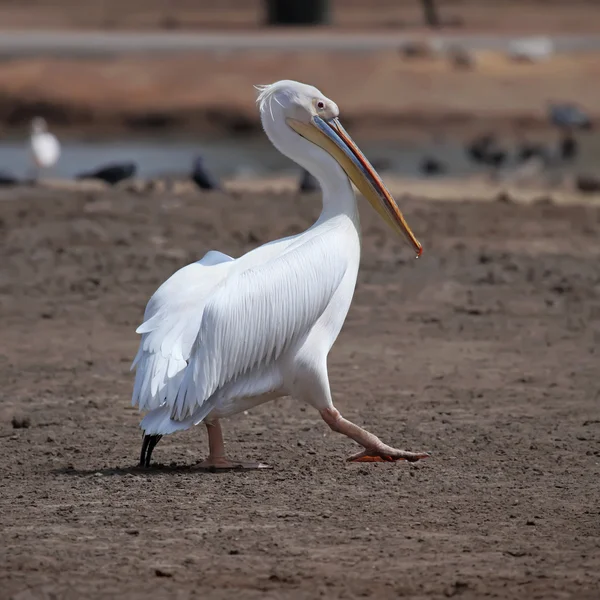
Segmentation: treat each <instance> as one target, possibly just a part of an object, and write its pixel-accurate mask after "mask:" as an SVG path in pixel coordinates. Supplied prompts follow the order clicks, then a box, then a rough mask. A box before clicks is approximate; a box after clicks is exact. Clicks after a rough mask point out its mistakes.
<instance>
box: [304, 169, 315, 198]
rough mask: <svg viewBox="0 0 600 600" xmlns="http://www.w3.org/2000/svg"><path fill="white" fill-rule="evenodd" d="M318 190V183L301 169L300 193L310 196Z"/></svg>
mask: <svg viewBox="0 0 600 600" xmlns="http://www.w3.org/2000/svg"><path fill="white" fill-rule="evenodd" d="M319 189H320V186H319V182H318V181H317V180H316V179H315V178H314V177H313V176H312V175H311V174H310V173H309V172H308V171H307V170H306V169H302V175H301V176H300V193H302V194H310V193H311V192H316V191H318V190H319Z"/></svg>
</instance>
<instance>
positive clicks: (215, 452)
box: [198, 419, 271, 471]
mask: <svg viewBox="0 0 600 600" xmlns="http://www.w3.org/2000/svg"><path fill="white" fill-rule="evenodd" d="M205 424H206V431H207V432H208V458H206V459H205V460H203V461H202V462H201V463H200V464H199V465H198V468H199V469H206V470H208V471H217V470H227V469H270V468H271V467H269V466H268V465H265V464H263V463H256V462H244V461H240V460H229V459H227V458H225V443H224V442H223V430H222V429H221V423H220V421H219V419H214V420H213V421H211V422H210V423H205Z"/></svg>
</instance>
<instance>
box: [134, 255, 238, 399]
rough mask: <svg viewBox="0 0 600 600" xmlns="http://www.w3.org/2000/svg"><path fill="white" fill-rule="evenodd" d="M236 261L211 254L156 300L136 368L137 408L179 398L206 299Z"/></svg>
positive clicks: (147, 314)
mask: <svg viewBox="0 0 600 600" xmlns="http://www.w3.org/2000/svg"><path fill="white" fill-rule="evenodd" d="M232 262H233V258H231V257H230V256H227V255H226V254H223V253H222V252H216V251H211V252H208V253H207V254H206V255H205V256H204V257H203V258H202V259H201V260H199V261H198V262H195V263H192V264H191V265H187V266H186V267H183V268H182V269H179V271H177V272H176V273H174V274H173V275H172V276H171V277H170V278H169V279H167V281H165V282H164V283H163V284H162V285H161V286H160V287H159V288H158V290H157V291H156V292H155V294H154V295H153V296H152V298H150V301H149V302H148V305H147V306H146V311H145V313H144V323H143V324H142V325H140V327H138V328H137V330H136V331H137V333H141V334H142V339H141V341H140V347H139V350H138V353H137V356H136V357H135V359H134V361H133V364H132V366H131V368H132V369H133V368H136V376H135V384H134V387H133V397H132V404H133V405H134V406H136V405H137V406H139V408H140V410H152V409H155V408H158V407H159V406H161V405H162V404H164V403H165V402H166V400H167V398H169V397H170V398H175V396H176V394H177V390H178V389H179V385H180V383H181V380H182V377H183V372H184V369H185V368H186V366H187V361H188V359H189V358H190V354H191V351H192V346H193V344H194V341H195V339H196V337H197V336H198V332H199V331H200V323H201V322H202V313H203V310H204V304H205V302H206V299H207V298H208V296H209V295H210V294H211V292H212V291H213V290H214V288H215V287H216V286H217V285H218V284H219V283H220V282H221V281H222V280H223V279H224V278H225V276H226V274H227V270H228V267H230V266H231V264H232Z"/></svg>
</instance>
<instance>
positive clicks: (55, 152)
mask: <svg viewBox="0 0 600 600" xmlns="http://www.w3.org/2000/svg"><path fill="white" fill-rule="evenodd" d="M30 146H31V155H32V157H33V162H34V165H35V171H36V178H37V176H38V175H39V173H40V170H41V169H49V168H51V167H53V166H54V165H55V164H56V163H57V161H58V159H59V157H60V144H59V143H58V140H57V139H56V136H55V135H53V134H51V133H50V132H49V131H48V125H47V124H46V121H45V120H44V119H42V118H41V117H36V118H35V119H33V121H32V122H31V136H30Z"/></svg>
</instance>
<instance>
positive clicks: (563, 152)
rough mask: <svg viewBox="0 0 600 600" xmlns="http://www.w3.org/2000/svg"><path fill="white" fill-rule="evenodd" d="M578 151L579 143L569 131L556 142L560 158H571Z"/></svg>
mask: <svg viewBox="0 0 600 600" xmlns="http://www.w3.org/2000/svg"><path fill="white" fill-rule="evenodd" d="M578 152H579V144H578V142H577V140H576V139H575V137H574V136H573V135H571V134H570V133H568V132H567V133H565V134H564V135H563V136H562V137H561V138H560V141H559V142H558V155H559V156H560V158H562V160H573V159H574V158H575V157H576V156H577V153H578Z"/></svg>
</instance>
